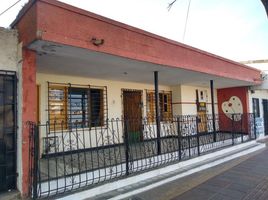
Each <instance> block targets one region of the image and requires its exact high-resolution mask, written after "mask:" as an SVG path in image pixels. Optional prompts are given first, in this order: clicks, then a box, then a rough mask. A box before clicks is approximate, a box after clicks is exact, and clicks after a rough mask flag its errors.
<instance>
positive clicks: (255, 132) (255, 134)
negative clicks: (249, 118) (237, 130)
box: [253, 113, 257, 140]
mask: <svg viewBox="0 0 268 200" xmlns="http://www.w3.org/2000/svg"><path fill="white" fill-rule="evenodd" d="M253 123H254V125H253V126H254V138H255V140H256V139H257V130H256V115H255V113H253Z"/></svg>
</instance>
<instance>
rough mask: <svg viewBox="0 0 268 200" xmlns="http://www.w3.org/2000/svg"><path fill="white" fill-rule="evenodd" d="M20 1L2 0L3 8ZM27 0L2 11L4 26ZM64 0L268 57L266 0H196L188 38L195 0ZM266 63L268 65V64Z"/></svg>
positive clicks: (234, 55)
mask: <svg viewBox="0 0 268 200" xmlns="http://www.w3.org/2000/svg"><path fill="white" fill-rule="evenodd" d="M16 1H17V0H5V1H2V2H1V5H0V13H1V12H2V11H3V10H5V9H6V8H8V7H9V6H10V5H12V4H13V3H15V2H16ZM27 1H28V0H21V2H19V3H18V4H17V5H16V6H14V7H13V8H12V9H10V10H9V11H7V12H6V13H5V14H3V15H2V16H0V26H2V27H8V26H9V25H10V23H11V22H12V21H13V20H14V19H15V17H16V15H17V13H18V12H19V10H20V9H21V8H22V6H23V5H24V4H25V3H26V2H27ZM61 1H62V2H65V3H68V4H71V5H73V6H76V7H79V8H82V9H84V10H88V11H91V12H93V13H96V14H99V15H102V16H105V17H108V18H111V19H114V20H116V21H120V22H123V23H125V24H128V25H131V26H134V27H137V28H140V29H143V30H146V31H148V32H151V33H154V34H157V35H161V36H163V37H166V38H169V39H172V40H175V41H178V42H182V43H185V44H187V45H190V46H193V47H196V48H199V49H202V50H205V51H208V52H210V53H213V54H216V55H219V56H222V57H225V58H229V59H232V60H235V61H246V60H258V59H268V18H267V15H266V13H265V9H264V7H263V5H262V3H261V0H191V4H190V10H189V15H188V21H187V28H186V34H185V37H184V38H183V33H184V27H185V22H186V15H187V8H188V5H189V1H190V0H177V2H176V3H175V4H174V5H173V7H172V8H171V10H170V11H168V9H167V6H168V3H170V2H171V1H172V0H80V1H77V0H61ZM255 67H256V66H255ZM257 67H259V66H257ZM260 68H261V69H265V70H268V64H267V65H266V66H264V65H261V67H260Z"/></svg>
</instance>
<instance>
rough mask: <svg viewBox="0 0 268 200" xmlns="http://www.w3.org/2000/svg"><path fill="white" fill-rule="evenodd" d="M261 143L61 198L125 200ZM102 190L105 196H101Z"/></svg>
mask: <svg viewBox="0 0 268 200" xmlns="http://www.w3.org/2000/svg"><path fill="white" fill-rule="evenodd" d="M264 148H265V144H261V143H257V142H256V141H251V142H247V143H243V144H239V145H236V146H232V147H229V148H225V149H222V150H218V151H215V152H213V153H209V154H206V155H202V156H199V157H195V158H192V159H189V160H186V161H181V162H179V163H176V164H173V165H169V166H165V167H162V168H157V169H154V170H151V171H148V172H144V173H140V174H138V175H136V176H130V177H128V178H125V179H120V180H117V181H113V182H110V183H106V184H103V185H100V186H98V187H95V188H92V189H88V190H85V191H82V192H79V193H75V194H72V195H69V196H66V197H62V198H61V199H66V200H75V199H87V200H102V199H111V200H115V199H125V198H127V197H129V196H132V195H135V194H137V193H141V192H144V191H147V190H150V189H152V188H155V187H158V186H160V185H163V184H166V183H168V182H171V181H174V180H176V179H179V178H182V177H185V176H187V175H190V174H193V173H196V172H198V171H201V170H204V169H208V168H210V167H213V166H216V165H219V164H221V163H224V162H227V161H230V160H232V159H235V158H238V157H241V156H245V155H249V154H251V153H253V152H256V151H258V150H261V149H264ZM103 191H105V192H106V193H103Z"/></svg>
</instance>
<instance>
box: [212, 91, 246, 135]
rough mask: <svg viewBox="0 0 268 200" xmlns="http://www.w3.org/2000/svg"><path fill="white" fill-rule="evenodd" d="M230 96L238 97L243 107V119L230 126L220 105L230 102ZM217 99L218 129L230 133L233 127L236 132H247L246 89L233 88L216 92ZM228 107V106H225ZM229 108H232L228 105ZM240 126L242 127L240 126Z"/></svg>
mask: <svg viewBox="0 0 268 200" xmlns="http://www.w3.org/2000/svg"><path fill="white" fill-rule="evenodd" d="M232 96H236V97H238V98H239V99H240V100H241V102H242V106H243V113H244V115H243V117H242V119H241V120H240V121H236V122H234V123H233V124H232V121H231V119H230V118H229V117H227V115H225V113H224V111H223V109H222V104H223V103H224V102H227V101H229V100H230V98H231V97H232ZM217 97H218V111H219V128H220V130H225V131H232V126H233V127H235V129H236V130H237V131H245V132H247V122H248V116H247V113H249V103H248V87H234V88H224V89H218V90H217ZM227 105H228V104H227ZM230 106H232V105H231V104H230ZM241 124H242V125H241Z"/></svg>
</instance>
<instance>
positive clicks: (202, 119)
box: [196, 90, 207, 133]
mask: <svg viewBox="0 0 268 200" xmlns="http://www.w3.org/2000/svg"><path fill="white" fill-rule="evenodd" d="M201 95H204V94H201ZM199 98H200V97H199V91H198V90H196V107H197V117H198V122H197V124H198V132H199V133H204V132H207V105H206V102H200V101H199ZM201 98H202V99H203V97H201Z"/></svg>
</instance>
